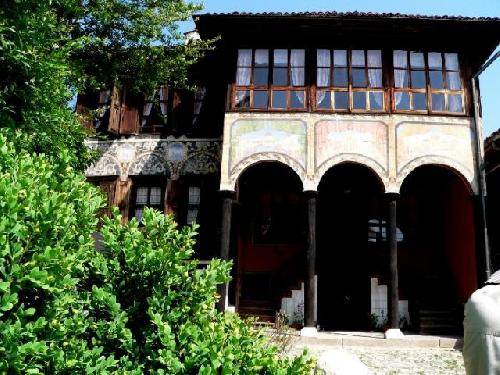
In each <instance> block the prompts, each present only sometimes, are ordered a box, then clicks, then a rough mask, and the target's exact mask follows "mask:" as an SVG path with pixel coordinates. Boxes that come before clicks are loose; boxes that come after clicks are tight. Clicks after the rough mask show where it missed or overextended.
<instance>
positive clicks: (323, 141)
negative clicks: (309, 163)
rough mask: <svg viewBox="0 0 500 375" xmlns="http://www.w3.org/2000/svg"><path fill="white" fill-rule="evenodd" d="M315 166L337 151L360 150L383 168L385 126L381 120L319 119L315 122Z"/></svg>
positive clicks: (384, 162) (385, 157) (385, 146)
mask: <svg viewBox="0 0 500 375" xmlns="http://www.w3.org/2000/svg"><path fill="white" fill-rule="evenodd" d="M315 142H316V154H315V157H316V168H319V167H320V166H321V165H322V164H323V163H324V162H326V161H327V160H328V159H330V158H332V157H334V156H336V155H340V154H354V155H357V154H362V155H363V156H365V157H368V158H370V159H373V160H374V161H375V162H376V163H377V164H379V165H381V166H382V167H383V168H384V169H385V170H387V126H386V125H385V123H383V122H381V121H345V120H344V121H340V120H333V121H332V120H327V121H319V122H317V123H316V126H315Z"/></svg>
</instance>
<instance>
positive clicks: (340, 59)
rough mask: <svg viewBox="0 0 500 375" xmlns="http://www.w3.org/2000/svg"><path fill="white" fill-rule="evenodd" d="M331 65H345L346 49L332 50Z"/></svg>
mask: <svg viewBox="0 0 500 375" xmlns="http://www.w3.org/2000/svg"><path fill="white" fill-rule="evenodd" d="M333 65H334V66H344V67H345V66H347V50H345V49H336V50H334V51H333Z"/></svg>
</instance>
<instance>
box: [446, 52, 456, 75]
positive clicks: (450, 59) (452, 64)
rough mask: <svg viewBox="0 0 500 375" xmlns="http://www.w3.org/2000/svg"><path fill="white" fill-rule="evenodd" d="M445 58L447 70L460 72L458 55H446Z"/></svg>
mask: <svg viewBox="0 0 500 375" xmlns="http://www.w3.org/2000/svg"><path fill="white" fill-rule="evenodd" d="M444 58H445V61H446V69H448V70H456V71H458V54H456V53H445V54H444Z"/></svg>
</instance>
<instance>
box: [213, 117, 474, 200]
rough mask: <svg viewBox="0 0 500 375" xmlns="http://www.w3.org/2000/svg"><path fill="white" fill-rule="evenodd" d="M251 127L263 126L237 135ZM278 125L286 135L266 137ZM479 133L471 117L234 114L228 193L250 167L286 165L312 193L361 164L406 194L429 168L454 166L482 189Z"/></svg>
mask: <svg viewBox="0 0 500 375" xmlns="http://www.w3.org/2000/svg"><path fill="white" fill-rule="evenodd" d="M250 123H252V124H261V125H259V126H260V128H259V129H258V130H255V129H254V130H250V131H249V132H248V133H249V134H242V132H241V131H239V132H238V136H237V137H236V136H233V134H234V129H236V127H239V128H240V129H239V130H241V124H250ZM273 123H277V124H279V128H280V129H279V130H272V131H268V132H267V133H266V132H265V131H262V129H264V128H266V126H267V129H270V128H272V124H273ZM472 129H473V119H471V118H468V117H452V116H420V115H413V116H412V115H394V114H393V115H365V114H359V115H358V114H351V115H346V114H342V115H341V114H318V113H279V114H278V113H234V112H228V113H226V117H225V124H224V139H223V146H222V164H221V186H220V188H221V190H231V191H232V190H235V187H236V182H237V180H238V177H239V176H240V174H241V173H242V172H243V171H244V170H245V169H246V168H248V167H249V166H251V165H253V164H256V163H259V162H261V161H278V162H281V163H283V164H286V165H288V166H290V167H291V168H292V169H293V170H294V171H295V172H296V173H297V175H298V176H299V177H300V178H301V180H302V182H303V188H304V190H316V189H317V187H318V184H319V182H320V181H321V177H322V176H323V174H324V173H326V171H327V170H328V169H329V168H331V167H332V166H334V165H336V164H339V163H342V162H356V163H360V164H363V165H366V166H368V167H369V168H371V169H372V170H373V171H374V172H375V173H376V174H377V175H378V177H379V178H380V180H381V181H382V182H383V184H384V186H385V190H386V192H399V189H400V188H401V185H402V183H403V181H404V179H405V177H406V176H407V175H408V174H409V173H410V172H411V171H412V170H414V169H415V168H417V167H419V166H421V165H424V164H438V165H444V166H447V167H449V168H452V169H453V170H455V171H456V172H457V173H458V174H459V175H462V176H463V178H464V179H465V180H466V181H468V182H469V184H470V185H471V188H472V190H473V191H476V179H475V168H474V151H473V150H474V148H473V141H474V134H473V131H472ZM259 131H260V133H259ZM280 132H281V135H280ZM259 134H260V135H262V142H260V141H259ZM303 139H305V146H303V145H302V143H301V142H302V140H303ZM248 140H251V142H249V141H248ZM235 155H237V156H238V157H236V158H235V157H234V156H235Z"/></svg>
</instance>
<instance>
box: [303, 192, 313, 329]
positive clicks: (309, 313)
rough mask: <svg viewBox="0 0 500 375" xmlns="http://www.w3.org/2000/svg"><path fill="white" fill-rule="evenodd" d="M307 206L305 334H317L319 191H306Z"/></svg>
mask: <svg viewBox="0 0 500 375" xmlns="http://www.w3.org/2000/svg"><path fill="white" fill-rule="evenodd" d="M305 198H306V208H307V264H306V267H307V272H306V280H305V288H304V329H303V330H302V332H301V334H302V335H303V336H315V335H316V333H317V331H316V322H315V318H314V311H315V310H316V306H315V304H316V300H315V298H314V296H315V290H314V289H315V282H314V278H315V275H316V198H317V192H315V191H308V192H306V193H305Z"/></svg>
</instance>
